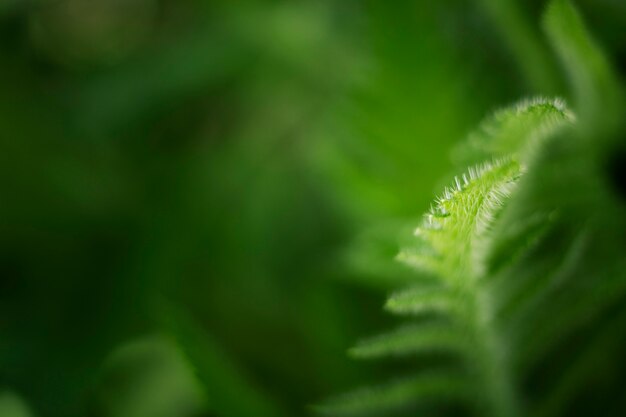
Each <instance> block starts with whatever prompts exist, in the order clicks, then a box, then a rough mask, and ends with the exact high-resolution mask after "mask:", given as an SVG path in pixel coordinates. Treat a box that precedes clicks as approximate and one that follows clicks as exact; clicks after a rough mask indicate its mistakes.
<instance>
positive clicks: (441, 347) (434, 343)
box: [350, 322, 471, 359]
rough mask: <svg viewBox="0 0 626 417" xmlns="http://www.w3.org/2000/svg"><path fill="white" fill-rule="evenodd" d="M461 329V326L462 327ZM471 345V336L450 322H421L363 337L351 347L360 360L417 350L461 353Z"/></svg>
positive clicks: (354, 355) (352, 354) (353, 353)
mask: <svg viewBox="0 0 626 417" xmlns="http://www.w3.org/2000/svg"><path fill="white" fill-rule="evenodd" d="M461 330H462V329H461ZM469 346H471V338H470V337H469V335H468V336H465V335H464V334H463V332H462V331H460V329H459V328H457V327H455V326H453V325H451V324H449V323H443V322H441V323H439V322H434V323H422V324H416V325H411V326H405V327H402V328H400V329H398V330H396V331H394V332H392V333H387V334H383V335H380V336H376V337H374V338H371V339H369V340H364V341H362V342H361V343H359V344H358V345H357V346H356V347H354V348H352V349H350V355H351V356H353V357H355V358H359V359H372V358H379V357H385V356H404V355H415V354H420V353H436V352H442V351H443V352H455V353H456V352H463V351H465V350H467V349H468V348H469Z"/></svg>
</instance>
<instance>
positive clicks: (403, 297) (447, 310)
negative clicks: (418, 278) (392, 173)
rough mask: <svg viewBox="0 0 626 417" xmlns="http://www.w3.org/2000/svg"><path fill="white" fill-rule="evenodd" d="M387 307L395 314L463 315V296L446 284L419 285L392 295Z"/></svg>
mask: <svg viewBox="0 0 626 417" xmlns="http://www.w3.org/2000/svg"><path fill="white" fill-rule="evenodd" d="M385 309H386V310H388V311H390V312H392V313H395V314H411V315H422V314H428V313H441V314H445V315H451V316H459V315H462V314H463V313H464V312H465V310H466V308H464V299H463V297H462V296H461V295H460V294H458V293H456V292H455V291H453V290H452V289H450V288H448V287H445V286H425V285H422V286H418V287H414V288H409V289H406V290H403V291H400V292H397V293H395V294H393V295H391V296H390V297H389V298H388V299H387V303H386V304H385Z"/></svg>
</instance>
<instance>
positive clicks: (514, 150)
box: [453, 97, 576, 163]
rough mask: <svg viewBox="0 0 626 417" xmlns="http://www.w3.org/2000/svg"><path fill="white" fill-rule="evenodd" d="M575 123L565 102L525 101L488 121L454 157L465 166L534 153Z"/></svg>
mask: <svg viewBox="0 0 626 417" xmlns="http://www.w3.org/2000/svg"><path fill="white" fill-rule="evenodd" d="M575 119H576V118H575V116H574V114H573V113H572V112H571V111H570V110H569V109H568V108H567V106H566V104H565V102H564V101H563V100H562V99H559V98H556V99H548V98H545V97H535V98H532V99H525V100H522V101H520V102H518V103H516V104H514V105H512V106H509V107H507V108H504V109H501V110H498V111H496V112H495V113H494V114H493V115H492V116H490V117H488V118H486V119H485V120H484V121H483V122H482V123H481V124H480V126H479V127H478V129H477V130H475V131H474V132H472V133H470V134H469V136H468V137H467V140H466V141H465V142H463V144H461V145H460V146H459V147H458V148H457V149H455V151H454V155H453V157H454V158H455V159H457V160H459V161H462V162H466V163H467V162H469V163H476V162H479V161H484V160H486V159H489V158H494V157H507V156H511V155H516V154H518V153H520V152H523V153H525V154H527V153H531V152H532V151H533V150H534V149H536V148H537V147H538V146H539V145H541V141H542V140H543V139H545V138H548V137H550V136H551V135H553V134H554V133H555V132H556V131H558V130H559V129H560V128H562V127H563V126H566V125H570V124H572V123H574V121H575ZM522 159H525V158H522Z"/></svg>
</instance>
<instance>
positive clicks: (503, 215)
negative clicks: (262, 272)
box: [320, 0, 626, 417]
mask: <svg viewBox="0 0 626 417" xmlns="http://www.w3.org/2000/svg"><path fill="white" fill-rule="evenodd" d="M544 24H545V29H546V32H547V34H548V38H549V40H550V42H551V43H552V45H553V47H554V49H555V51H556V52H557V54H558V56H559V58H560V59H561V61H562V63H563V64H564V67H565V69H566V71H567V73H568V76H569V79H570V82H571V86H572V96H573V101H574V103H575V106H574V108H575V112H572V111H570V110H568V109H567V108H566V107H565V105H564V104H563V102H562V101H561V100H548V99H544V98H538V99H534V100H527V101H523V102H521V103H520V104H518V105H515V106H512V107H510V108H508V109H505V110H502V111H499V112H496V113H495V114H494V115H493V116H492V117H490V118H489V119H487V120H486V121H485V122H484V123H483V124H481V126H480V127H479V129H478V130H477V131H476V132H475V133H473V134H471V135H470V136H469V138H468V140H467V141H466V143H465V144H464V145H463V146H462V147H460V148H459V149H457V152H456V156H457V159H459V160H461V161H464V162H465V163H466V164H470V166H471V168H469V169H468V170H467V172H466V173H465V174H463V175H462V176H461V177H457V178H456V179H455V182H454V184H453V186H452V187H450V188H448V189H446V190H445V191H444V192H443V195H442V196H441V197H440V198H439V199H437V200H436V201H435V204H434V206H433V207H432V208H431V210H430V211H429V212H428V213H427V214H426V216H425V219H424V221H423V222H422V224H421V225H420V226H419V227H418V228H417V229H416V231H415V238H414V239H413V241H412V243H411V244H409V245H407V246H406V247H404V248H403V250H402V251H401V253H400V255H399V259H400V260H401V261H403V262H404V263H406V264H408V265H410V266H411V267H413V268H414V269H416V270H418V271H420V272H421V274H420V275H419V279H416V283H415V284H414V285H413V286H412V287H411V288H408V289H405V290H403V291H400V292H397V293H395V294H393V295H392V296H391V297H390V298H389V299H388V301H387V304H386V309H387V310H388V311H390V312H392V313H394V314H398V315H403V316H410V317H412V318H413V321H414V322H413V323H412V324H410V325H405V326H403V327H401V328H400V329H398V330H396V331H394V332H391V333H388V334H385V335H382V336H377V337H374V338H372V339H369V340H366V341H364V342H361V343H359V344H358V345H357V346H356V347H355V348H353V349H352V350H351V351H350V353H351V355H352V356H353V357H356V358H364V359H373V358H391V359H396V360H397V359H403V360H407V358H408V360H410V366H412V367H413V368H414V369H415V370H416V371H415V374H414V375H413V376H409V377H406V378H404V379H396V380H395V381H394V382H392V383H391V384H388V385H386V386H383V387H378V388H367V389H363V390H360V391H357V392H355V393H352V394H348V395H345V396H342V397H339V398H337V399H335V400H332V401H330V402H328V403H327V404H326V405H324V406H322V407H320V411H321V412H322V413H326V414H329V415H362V414H367V415H388V414H393V413H403V412H409V411H413V412H414V411H416V410H420V411H424V413H425V414H424V415H439V414H444V415H448V414H450V415H459V414H461V413H469V414H471V415H485V416H494V417H495V416H498V417H499V416H502V417H509V416H524V415H533V416H564V415H568V416H569V415H591V414H593V415H622V414H621V413H623V410H624V408H623V406H624V400H622V399H621V398H620V390H621V389H622V388H623V386H624V385H623V384H624V382H625V379H626V378H624V371H625V366H624V363H623V362H622V360H621V352H622V351H623V348H624V337H623V335H624V334H626V307H625V306H626V304H624V302H625V301H626V272H625V271H626V259H625V258H626V257H625V256H624V253H626V239H624V230H626V220H625V216H624V214H625V206H624V197H626V190H625V189H624V187H623V172H622V173H620V171H619V170H620V169H622V170H623V168H619V167H620V166H623V165H621V164H624V163H626V161H625V160H624V153H623V148H620V146H621V145H620V143H622V144H623V141H622V142H620V140H621V139H623V136H622V135H623V133H624V131H623V127H622V121H621V119H622V118H621V117H620V115H621V111H622V105H623V101H622V95H621V91H620V85H619V82H618V81H617V79H616V77H615V76H614V75H613V73H612V70H611V67H610V65H609V64H608V62H607V60H606V59H605V58H604V56H603V54H602V53H601V52H600V51H599V49H598V48H597V46H596V45H595V43H594V42H593V41H592V40H591V39H590V37H589V36H588V34H587V32H586V30H585V28H584V26H583V24H582V21H581V19H580V16H579V15H578V13H577V11H576V10H575V9H574V7H573V6H572V5H571V4H570V3H569V2H568V1H565V0H554V1H552V3H551V4H550V5H549V8H548V10H547V11H546V14H545V20H544ZM574 113H575V114H576V116H574ZM446 413H448V414H446Z"/></svg>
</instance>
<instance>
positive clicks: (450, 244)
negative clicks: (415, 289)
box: [398, 159, 522, 286]
mask: <svg viewBox="0 0 626 417" xmlns="http://www.w3.org/2000/svg"><path fill="white" fill-rule="evenodd" d="M521 174H522V166H521V165H520V163H519V162H517V161H516V160H514V159H501V160H496V161H494V162H491V163H484V164H482V165H479V166H477V167H475V168H470V169H469V170H468V171H467V173H466V174H463V175H462V176H461V177H460V178H459V177H457V178H455V183H454V185H453V186H452V187H450V188H447V189H446V190H445V191H444V193H443V195H442V196H441V197H440V198H438V199H437V200H436V204H435V206H434V207H433V208H432V209H431V210H430V211H429V212H428V213H427V214H426V215H425V218H424V221H423V222H422V225H421V226H420V227H418V228H417V229H416V230H415V236H416V238H417V239H418V241H419V242H420V243H421V244H422V246H421V247H418V248H417V250H415V248H409V249H404V250H402V251H401V252H400V254H399V255H398V259H399V260H401V261H403V262H405V263H407V264H408V265H411V266H413V267H416V268H419V269H423V270H425V271H426V272H430V273H433V274H436V275H437V276H439V277H441V279H442V280H444V281H445V282H447V283H448V284H449V285H453V286H455V285H456V286H458V285H465V284H467V283H468V282H471V281H472V279H473V278H472V277H473V276H475V275H476V274H477V272H478V271H480V270H482V269H483V266H482V265H480V262H481V261H480V259H477V255H476V254H477V253H479V252H480V245H481V244H482V242H481V239H482V237H483V236H484V234H485V233H486V232H487V231H488V230H489V228H490V226H491V224H492V222H493V220H494V218H495V215H496V212H497V211H498V210H499V209H500V208H501V207H502V205H503V203H504V201H506V199H507V198H508V196H509V195H510V194H511V192H512V190H513V188H514V185H515V182H516V181H517V179H518V178H519V177H520V175H521ZM424 245H425V246H426V247H427V248H428V249H427V250H424ZM463 283H465V284H463Z"/></svg>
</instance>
